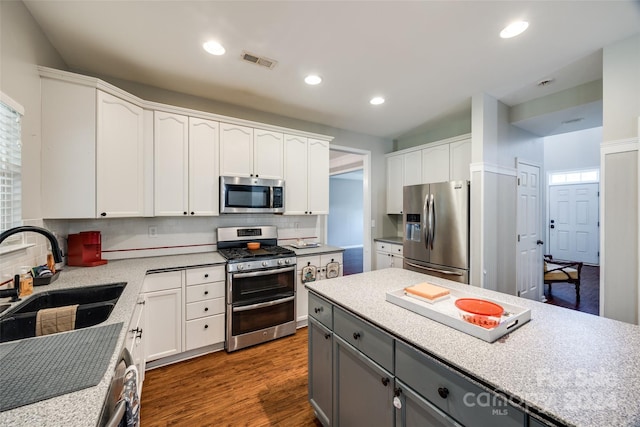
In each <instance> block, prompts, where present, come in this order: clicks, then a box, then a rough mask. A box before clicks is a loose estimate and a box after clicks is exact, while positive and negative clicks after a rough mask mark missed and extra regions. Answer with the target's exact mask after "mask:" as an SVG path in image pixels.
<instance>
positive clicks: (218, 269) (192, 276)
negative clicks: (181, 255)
mask: <svg viewBox="0 0 640 427" xmlns="http://www.w3.org/2000/svg"><path fill="white" fill-rule="evenodd" d="M224 275H225V271H224V266H223V265H216V266H211V267H202V268H189V269H187V286H190V285H197V284H199V283H208V282H219V281H221V280H224V279H225V277H224Z"/></svg>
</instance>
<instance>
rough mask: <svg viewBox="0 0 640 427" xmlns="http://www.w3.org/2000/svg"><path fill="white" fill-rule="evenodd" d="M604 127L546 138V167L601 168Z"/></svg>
mask: <svg viewBox="0 0 640 427" xmlns="http://www.w3.org/2000/svg"><path fill="white" fill-rule="evenodd" d="M601 142H602V127H597V128H592V129H585V130H581V131H577V132H569V133H562V134H560V135H553V136H547V137H545V138H544V169H545V171H546V172H551V171H570V170H579V169H591V168H600V143H601Z"/></svg>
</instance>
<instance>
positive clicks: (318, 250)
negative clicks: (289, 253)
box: [285, 244, 344, 256]
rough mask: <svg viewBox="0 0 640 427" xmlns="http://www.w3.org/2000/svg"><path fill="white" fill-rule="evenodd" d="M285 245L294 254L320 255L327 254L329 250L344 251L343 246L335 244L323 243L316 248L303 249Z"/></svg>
mask: <svg viewBox="0 0 640 427" xmlns="http://www.w3.org/2000/svg"><path fill="white" fill-rule="evenodd" d="M285 246H286V247H288V248H291V249H292V250H293V251H295V253H296V256H308V255H320V254H328V253H331V252H344V249H343V248H340V247H337V246H329V245H324V244H321V245H320V246H318V247H316V248H303V249H297V248H294V247H293V246H291V245H285Z"/></svg>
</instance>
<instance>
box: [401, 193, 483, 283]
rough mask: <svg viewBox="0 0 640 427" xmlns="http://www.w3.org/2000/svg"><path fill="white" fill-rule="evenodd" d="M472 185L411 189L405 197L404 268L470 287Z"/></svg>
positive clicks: (404, 194)
mask: <svg viewBox="0 0 640 427" xmlns="http://www.w3.org/2000/svg"><path fill="white" fill-rule="evenodd" d="M469 186H470V184H469V181H451V182H440V183H435V184H420V185H408V186H406V187H404V193H403V199H402V200H403V203H402V204H403V209H402V214H403V221H402V223H403V224H402V225H403V230H404V238H403V252H404V263H403V266H404V268H405V269H407V270H412V271H418V272H421V273H425V274H430V275H432V276H438V277H442V278H445V279H449V280H454V281H456V282H461V283H469Z"/></svg>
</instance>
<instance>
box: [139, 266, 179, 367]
mask: <svg viewBox="0 0 640 427" xmlns="http://www.w3.org/2000/svg"><path fill="white" fill-rule="evenodd" d="M183 275H184V272H183V271H170V272H164V273H154V274H148V275H147V276H146V277H145V279H144V284H143V292H144V298H145V300H146V304H145V313H146V314H145V324H146V325H147V327H146V331H145V359H146V361H147V362H149V361H152V360H156V359H160V358H163V357H167V356H172V355H174V354H178V353H180V352H181V351H182V283H183Z"/></svg>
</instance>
